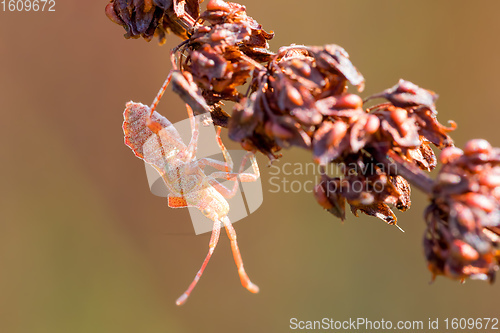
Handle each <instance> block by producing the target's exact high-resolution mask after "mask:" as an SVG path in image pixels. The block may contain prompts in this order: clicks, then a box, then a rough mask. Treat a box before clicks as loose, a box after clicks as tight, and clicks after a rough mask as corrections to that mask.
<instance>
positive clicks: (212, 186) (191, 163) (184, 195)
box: [123, 75, 260, 305]
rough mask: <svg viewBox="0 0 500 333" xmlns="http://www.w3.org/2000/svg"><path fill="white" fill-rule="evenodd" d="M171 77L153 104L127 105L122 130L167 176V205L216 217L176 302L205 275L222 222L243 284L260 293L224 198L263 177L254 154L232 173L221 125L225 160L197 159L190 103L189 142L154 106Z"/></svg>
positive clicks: (135, 149)
mask: <svg viewBox="0 0 500 333" xmlns="http://www.w3.org/2000/svg"><path fill="white" fill-rule="evenodd" d="M171 77H172V76H171V75H169V76H168V78H167V80H166V81H165V83H164V84H163V86H162V88H161V89H160V91H159V92H158V95H157V96H156V98H155V100H154V102H153V104H152V105H151V107H149V106H146V105H144V104H141V103H135V102H128V103H127V104H126V108H125V111H124V122H123V132H124V135H125V144H126V145H127V146H128V147H129V148H131V149H132V151H133V152H134V154H135V155H136V156H137V157H139V158H140V159H143V160H144V161H145V162H147V163H149V164H151V165H152V166H153V167H154V168H155V169H156V170H157V171H158V172H159V174H160V175H161V177H162V178H163V181H164V183H165V185H166V186H167V188H168V189H169V191H170V193H169V195H168V206H169V207H171V208H183V207H196V208H198V209H199V210H200V211H201V212H202V214H203V215H205V216H206V217H207V218H209V219H210V220H212V221H213V229H212V235H211V237H210V242H209V250H208V254H207V256H206V258H205V260H204V261H203V264H202V266H201V268H200V269H199V271H198V273H197V274H196V276H195V278H194V280H193V282H192V283H191V284H190V285H189V287H188V288H187V290H186V291H185V292H184V293H183V294H182V295H181V296H180V297H179V298H178V299H177V301H176V304H177V305H182V304H184V303H185V302H186V300H187V298H188V297H189V295H190V294H191V292H192V290H193V289H194V287H195V286H196V284H197V282H198V281H199V279H200V277H201V276H202V274H203V271H204V270H205V267H206V266H207V264H208V262H209V260H210V258H211V256H212V254H213V252H214V250H215V247H216V246H217V242H218V240H219V236H220V229H221V225H223V226H224V228H225V230H226V233H227V236H228V237H229V240H230V242H231V250H232V252H233V257H234V261H235V263H236V266H237V268H238V274H239V277H240V280H241V283H242V285H243V286H244V287H245V288H246V289H248V290H249V291H250V292H252V293H257V292H258V291H259V287H258V286H257V285H255V284H254V283H252V282H251V281H250V279H249V277H248V275H247V273H246V272H245V269H244V267H243V261H242V259H241V254H240V251H239V248H238V243H237V241H236V231H235V230H234V228H233V226H232V224H231V222H230V221H229V218H228V217H227V215H228V212H229V205H228V203H227V201H226V198H231V197H232V196H234V195H235V193H236V191H237V189H238V179H239V180H240V181H242V182H252V181H256V180H257V179H258V178H259V177H260V172H259V167H258V165H257V161H256V159H255V156H254V154H253V153H252V152H248V153H247V154H246V155H245V156H244V158H243V160H242V162H241V166H240V168H239V171H238V172H237V173H234V172H233V161H232V159H231V156H230V155H229V152H228V151H227V149H226V148H225V146H224V144H223V143H222V140H221V137H220V133H221V127H219V126H216V140H217V144H218V146H219V148H220V149H221V152H222V155H223V157H224V162H222V161H218V160H215V159H211V158H200V159H196V150H197V143H198V133H199V130H198V123H197V122H196V119H195V117H194V113H193V110H192V108H191V107H190V106H189V105H188V104H186V108H187V111H188V115H189V119H190V125H191V133H192V135H191V140H190V142H189V144H188V145H187V146H186V145H185V144H184V142H183V141H182V139H181V137H180V135H179V133H178V132H177V130H176V129H175V128H174V126H173V125H172V123H171V122H170V121H168V120H167V119H166V118H165V117H163V116H162V115H160V114H159V113H158V112H156V111H155V109H156V107H157V105H158V103H159V101H160V99H161V96H162V95H163V93H164V92H165V90H166V87H167V85H168V84H169V82H170V79H171ZM174 81H176V83H177V84H179V82H178V81H179V79H178V78H177V77H175V76H174ZM181 83H182V82H181ZM248 160H250V162H251V165H252V170H253V173H243V170H244V166H245V164H246V162H247V161H248ZM206 166H211V167H213V168H215V169H216V170H218V171H215V172H213V173H211V174H210V175H206V174H205V172H204V168H205V167H206ZM217 179H226V180H230V181H234V186H233V187H232V188H227V187H225V186H224V185H222V184H221V183H219V181H218V180H217Z"/></svg>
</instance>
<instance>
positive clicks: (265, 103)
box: [106, 0, 500, 280]
mask: <svg viewBox="0 0 500 333" xmlns="http://www.w3.org/2000/svg"><path fill="white" fill-rule="evenodd" d="M199 2H200V1H199V0H111V1H110V3H109V4H108V6H107V7H106V14H107V15H108V17H109V18H110V19H111V20H112V21H114V22H115V23H118V24H120V25H122V26H123V27H124V28H125V30H126V35H125V37H127V38H138V37H143V38H145V39H146V40H151V39H152V37H153V36H154V35H157V36H158V37H159V39H160V42H163V41H164V40H165V33H166V32H168V31H172V32H173V33H175V34H176V35H178V36H180V37H181V38H182V39H183V40H184V41H183V42H182V43H180V44H179V46H177V47H176V48H175V49H174V50H173V51H172V64H173V67H174V70H173V71H172V73H171V77H172V82H173V89H174V91H175V92H177V93H178V94H179V96H180V97H181V98H182V99H183V100H184V101H185V102H186V103H188V104H189V105H190V106H191V107H192V108H193V110H194V112H195V113H201V112H207V111H208V112H211V113H212V118H213V119H214V123H216V124H218V125H221V126H224V127H227V128H228V134H229V137H230V138H231V139H232V140H235V141H238V142H240V143H241V145H242V147H243V148H244V149H246V150H249V151H260V152H261V153H263V154H265V155H266V156H268V157H269V159H270V160H271V161H273V160H275V159H277V158H279V156H280V155H279V154H278V152H279V151H280V150H281V149H282V148H288V147H291V146H299V147H302V148H305V149H308V150H310V151H311V152H312V156H313V160H314V161H315V162H316V163H318V164H319V165H321V166H326V165H328V164H329V163H338V164H340V165H341V166H342V175H341V177H336V178H332V177H330V176H328V175H326V174H325V175H323V177H322V181H321V183H320V184H318V185H317V186H316V188H315V191H314V195H315V197H316V199H317V201H318V202H319V204H320V205H321V206H323V207H324V208H326V209H327V210H328V211H329V212H331V213H332V214H334V215H336V216H337V217H339V218H341V219H344V218H345V203H346V202H347V203H349V205H350V206H351V210H352V212H353V213H354V214H356V213H357V211H361V212H363V213H365V214H368V215H372V216H376V217H378V218H380V219H382V220H384V221H385V222H387V223H390V224H396V216H395V215H394V213H393V212H392V210H391V208H390V207H391V206H392V207H396V208H397V209H399V210H401V211H404V210H407V209H408V208H409V207H410V204H411V201H410V191H411V190H410V183H412V184H413V185H415V186H417V187H418V188H420V189H421V190H423V191H424V192H426V193H427V194H429V195H430V196H431V197H432V204H431V206H430V207H429V208H428V210H427V213H426V218H427V224H428V228H427V232H426V237H425V251H426V256H427V259H428V261H429V267H430V269H431V271H432V272H433V273H434V274H445V275H447V276H450V277H455V278H460V279H463V278H465V277H481V276H486V277H487V278H488V279H490V280H492V278H493V273H494V271H496V269H497V266H498V258H499V255H498V250H496V249H497V245H498V237H499V236H498V234H499V233H500V232H499V228H500V227H499V223H498V220H499V216H500V215H499V214H500V213H499V212H498V200H499V199H500V197H499V191H500V187H499V186H500V181H498V178H500V172H499V171H498V168H499V167H498V166H497V161H498V156H499V155H498V150H496V149H492V148H491V147H490V146H489V145H488V144H487V143H485V142H484V141H471V142H472V143H471V142H470V143H469V144H468V145H467V147H466V149H465V152H464V153H463V154H462V153H461V151H460V150H459V149H457V148H454V147H453V141H452V139H451V138H450V137H449V136H448V133H449V132H450V131H452V130H453V129H454V128H455V127H456V125H455V124H454V123H453V122H451V125H450V127H446V126H444V125H442V124H440V123H439V122H438V120H437V111H436V107H435V102H436V99H437V95H436V94H435V93H433V92H432V91H429V90H426V89H423V88H420V87H418V86H416V85H415V84H413V83H411V82H408V81H404V80H400V81H399V82H398V83H397V84H396V85H395V86H394V87H392V88H390V89H387V90H385V91H383V92H382V93H380V94H376V95H373V96H370V97H368V98H367V99H365V101H363V99H362V98H361V97H360V96H358V95H357V94H353V93H349V92H348V91H347V90H348V84H350V85H352V86H355V87H356V88H357V90H358V91H359V92H362V91H363V88H364V78H363V76H362V75H361V73H360V72H359V71H358V70H357V69H356V68H355V67H354V65H353V64H352V63H351V61H350V59H349V55H348V54H347V52H346V51H345V50H344V49H343V48H341V47H340V46H337V45H325V46H303V45H291V46H287V47H282V48H280V49H279V50H278V52H277V53H273V52H271V51H270V50H269V45H268V41H269V40H271V39H272V38H273V36H274V34H273V33H272V32H271V33H268V32H266V31H265V30H264V29H263V28H262V27H261V25H260V24H258V23H257V22H256V21H255V20H254V19H253V18H251V17H250V16H248V15H247V14H246V9H245V7H244V6H242V5H239V4H236V3H230V2H224V1H222V0H210V1H209V2H208V4H207V10H206V11H204V12H203V13H201V14H200V10H199ZM169 78H170V77H169ZM245 84H248V85H247V86H246V87H245V86H244V85H245ZM374 98H384V99H385V100H386V102H385V103H383V104H379V105H376V106H373V107H371V108H368V109H367V108H364V107H363V105H364V102H366V101H367V100H370V99H374ZM223 101H232V102H234V103H235V104H234V107H233V110H232V113H231V115H229V114H228V113H226V112H224V111H223V110H222V106H223ZM431 145H434V146H435V147H437V148H438V149H443V148H444V149H445V150H444V151H443V153H442V155H441V162H442V163H443V164H444V167H443V168H442V170H441V171H440V175H439V178H438V179H437V181H433V180H432V179H430V178H429V177H428V176H427V175H426V174H425V172H426V171H430V170H432V169H434V168H435V167H436V165H437V160H436V156H435V155H434V151H433V149H432V148H431Z"/></svg>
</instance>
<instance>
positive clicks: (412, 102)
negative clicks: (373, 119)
mask: <svg viewBox="0 0 500 333" xmlns="http://www.w3.org/2000/svg"><path fill="white" fill-rule="evenodd" d="M380 97H382V98H385V99H387V100H388V101H389V102H391V103H392V104H393V105H394V106H397V107H400V108H407V107H413V106H425V107H428V108H430V109H432V110H434V107H435V103H436V100H437V98H438V97H439V96H438V95H437V94H436V93H435V92H433V91H430V90H426V89H423V88H420V87H419V86H417V85H416V84H414V83H411V82H410V81H405V80H403V79H401V80H399V82H398V83H397V84H396V85H395V86H394V87H392V88H389V89H387V90H384V91H383V92H381V93H379V94H375V95H372V96H370V97H368V98H366V99H365V101H368V100H370V99H374V98H380Z"/></svg>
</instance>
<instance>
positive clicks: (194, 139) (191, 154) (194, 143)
mask: <svg viewBox="0 0 500 333" xmlns="http://www.w3.org/2000/svg"><path fill="white" fill-rule="evenodd" d="M186 109H187V112H188V116H189V123H190V124H191V133H192V135H191V141H190V142H189V145H188V147H187V156H186V159H188V160H190V161H191V160H193V159H194V158H195V156H196V149H197V147H198V135H199V129H198V122H197V121H196V118H195V116H194V113H193V109H191V107H190V106H189V105H188V104H186Z"/></svg>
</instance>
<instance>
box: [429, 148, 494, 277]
mask: <svg viewBox="0 0 500 333" xmlns="http://www.w3.org/2000/svg"><path fill="white" fill-rule="evenodd" d="M440 162H441V163H443V167H442V168H441V170H440V171H439V175H438V177H437V181H436V184H435V188H434V193H433V195H432V203H431V204H430V206H429V207H427V210H426V213H425V217H426V221H427V232H426V234H425V237H424V245H425V254H426V257H427V261H428V263H429V269H430V270H431V271H432V272H433V274H434V275H440V274H444V275H446V276H448V277H451V278H454V279H461V280H463V279H465V278H467V277H472V278H477V279H485V280H490V281H493V279H494V277H495V272H496V271H497V270H498V265H499V260H500V250H499V246H500V236H499V235H500V149H498V148H495V149H494V148H492V147H491V145H490V144H489V143H488V142H487V141H486V140H481V139H476V140H471V141H469V142H468V143H467V144H466V145H465V147H464V150H463V151H462V150H461V149H459V148H456V147H450V148H446V149H445V150H443V151H442V153H441V156H440Z"/></svg>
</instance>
